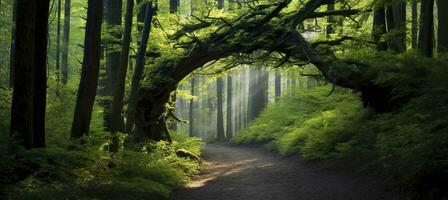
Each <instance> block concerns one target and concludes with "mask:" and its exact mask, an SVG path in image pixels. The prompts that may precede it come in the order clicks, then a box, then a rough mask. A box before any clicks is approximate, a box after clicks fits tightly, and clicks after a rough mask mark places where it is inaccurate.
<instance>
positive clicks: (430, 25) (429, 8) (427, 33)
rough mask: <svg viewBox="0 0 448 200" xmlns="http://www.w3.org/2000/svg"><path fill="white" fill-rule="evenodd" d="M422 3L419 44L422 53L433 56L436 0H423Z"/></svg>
mask: <svg viewBox="0 0 448 200" xmlns="http://www.w3.org/2000/svg"><path fill="white" fill-rule="evenodd" d="M421 4H422V5H421V11H420V33H419V40H418V46H419V50H420V52H421V53H422V55H424V56H426V57H432V55H433V53H434V11H433V10H434V0H422V3H421Z"/></svg>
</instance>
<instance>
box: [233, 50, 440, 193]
mask: <svg viewBox="0 0 448 200" xmlns="http://www.w3.org/2000/svg"><path fill="white" fill-rule="evenodd" d="M358 53H359V52H358ZM364 53H365V52H364ZM357 56H359V57H364V60H365V62H366V63H369V65H370V66H375V67H374V68H372V69H367V70H366V73H368V74H371V77H373V78H375V80H376V82H377V84H382V85H387V86H390V87H391V88H393V95H394V98H395V99H401V102H402V106H401V108H400V109H399V110H396V111H394V112H390V113H384V114H380V113H375V112H373V111H372V110H370V109H368V108H362V106H361V103H360V99H359V98H358V96H357V95H356V94H354V93H352V92H350V91H344V90H341V89H338V90H336V92H335V93H333V94H332V95H331V96H330V97H324V96H323V95H324V94H325V92H326V91H328V90H329V89H330V88H329V87H319V88H314V89H312V90H311V91H294V93H293V96H284V97H282V98H281V100H280V102H279V103H276V104H275V105H271V106H269V107H268V108H267V109H266V110H265V111H264V112H263V113H262V115H261V116H260V117H259V118H258V119H256V120H255V121H254V122H253V123H251V124H250V126H249V128H248V129H246V130H243V131H242V132H241V133H239V134H238V135H237V136H236V138H235V139H234V140H233V141H234V142H236V143H258V142H260V143H265V144H266V146H267V147H269V148H271V149H274V150H276V151H278V152H280V153H281V154H284V155H289V154H293V153H301V154H303V155H304V157H306V158H309V159H319V160H329V159H332V160H334V159H347V160H356V161H361V162H362V163H364V164H365V165H366V166H369V167H370V169H381V170H380V171H381V172H383V173H384V174H385V175H386V176H387V177H389V178H390V179H391V180H393V181H394V182H395V183H398V184H399V185H400V186H402V187H403V188H406V189H410V190H411V191H413V192H417V193H418V194H423V195H422V196H424V197H425V198H426V197H428V198H429V199H438V198H442V196H447V193H446V191H447V190H446V188H448V186H447V183H446V180H448V162H447V160H448V134H447V133H448V105H447V102H448V95H447V94H448V87H447V86H448V80H447V79H446V78H445V76H446V74H448V61H447V59H444V58H440V59H425V58H421V57H420V56H418V55H415V54H412V53H410V54H404V55H398V56H393V55H387V54H368V53H365V54H363V53H362V52H360V53H359V54H358V55H357Z"/></svg>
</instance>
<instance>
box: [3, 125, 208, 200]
mask: <svg viewBox="0 0 448 200" xmlns="http://www.w3.org/2000/svg"><path fill="white" fill-rule="evenodd" d="M102 135H104V134H103V133H97V134H92V135H91V136H89V137H86V138H83V139H81V141H65V144H63V145H62V144H58V146H50V147H49V148H47V149H45V150H31V151H24V150H22V151H20V150H17V151H15V152H16V155H18V156H16V157H15V158H13V157H10V158H9V160H6V161H10V162H6V164H7V167H8V168H9V169H10V170H9V171H11V170H17V169H19V170H20V171H21V172H22V173H24V175H25V174H26V176H25V177H26V178H25V179H24V180H21V179H20V182H18V183H16V184H12V185H11V184H10V185H8V188H7V190H6V191H8V192H7V194H6V195H7V196H8V197H9V198H11V199H148V198H149V199H168V197H169V195H170V193H171V191H172V189H173V188H175V187H178V186H180V185H182V184H184V183H185V182H186V181H188V180H189V177H190V176H191V175H193V174H195V173H196V172H197V170H198V167H199V163H197V162H196V161H193V160H190V159H187V158H180V157H177V156H176V154H175V151H176V148H178V147H182V148H185V149H189V150H191V151H199V148H200V144H201V142H200V141H199V140H198V139H186V138H183V139H181V140H176V141H175V144H176V145H170V144H167V143H166V142H158V143H153V142H148V143H144V144H139V145H136V146H129V147H127V148H125V149H124V150H122V151H120V152H119V153H117V154H110V153H109V152H108V151H107V149H105V148H104V147H105V146H106V143H108V141H109V140H108V139H107V137H104V136H102ZM183 144H185V145H183ZM59 145H60V146H59ZM3 153H5V152H3ZM3 155H5V154H3ZM4 163H5V162H3V163H2V164H4ZM4 167H5V166H2V174H3V173H4V172H5V168H4Z"/></svg>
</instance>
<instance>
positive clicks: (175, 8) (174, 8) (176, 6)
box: [170, 0, 180, 14]
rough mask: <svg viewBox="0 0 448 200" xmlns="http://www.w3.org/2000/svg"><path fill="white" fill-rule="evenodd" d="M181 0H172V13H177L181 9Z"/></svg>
mask: <svg viewBox="0 0 448 200" xmlns="http://www.w3.org/2000/svg"><path fill="white" fill-rule="evenodd" d="M179 3H180V1H179V0H170V13H171V14H174V13H177V12H178V10H179Z"/></svg>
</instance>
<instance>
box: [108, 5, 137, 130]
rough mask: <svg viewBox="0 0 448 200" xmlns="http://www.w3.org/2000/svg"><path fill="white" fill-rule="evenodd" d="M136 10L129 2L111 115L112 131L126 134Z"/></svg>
mask: <svg viewBox="0 0 448 200" xmlns="http://www.w3.org/2000/svg"><path fill="white" fill-rule="evenodd" d="M133 10H134V1H133V0H127V4H126V16H125V27H124V32H123V37H122V46H121V59H120V66H119V68H118V74H117V82H116V87H115V91H114V95H113V96H114V97H113V103H112V113H111V131H112V132H117V131H118V132H124V131H125V125H124V119H123V115H122V114H123V107H124V92H125V85H126V74H127V67H128V62H129V48H130V44H131V33H132V13H133Z"/></svg>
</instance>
